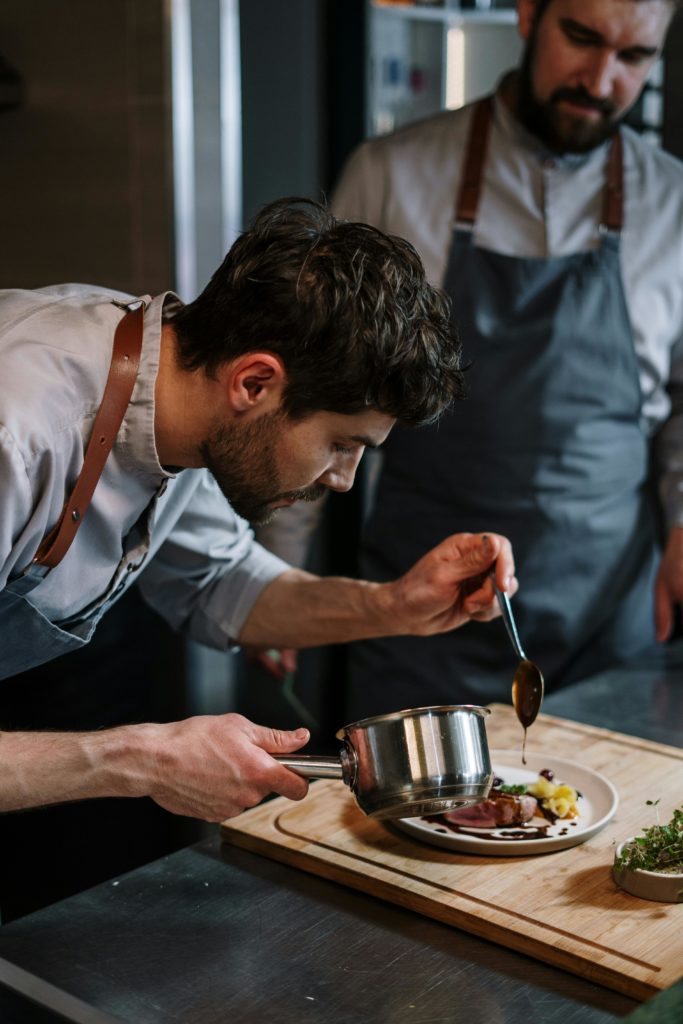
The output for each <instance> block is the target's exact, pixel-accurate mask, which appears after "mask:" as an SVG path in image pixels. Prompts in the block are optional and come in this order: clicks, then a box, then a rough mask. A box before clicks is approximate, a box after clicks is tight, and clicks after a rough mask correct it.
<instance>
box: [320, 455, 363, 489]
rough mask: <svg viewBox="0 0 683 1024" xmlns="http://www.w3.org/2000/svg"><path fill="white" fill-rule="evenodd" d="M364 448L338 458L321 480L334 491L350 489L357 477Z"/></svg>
mask: <svg viewBox="0 0 683 1024" xmlns="http://www.w3.org/2000/svg"><path fill="white" fill-rule="evenodd" d="M363 451H364V449H363V448H360V449H359V450H358V451H357V452H356V451H354V452H353V454H351V453H349V454H345V455H342V456H341V457H340V458H338V459H337V460H336V461H335V462H334V464H333V465H332V466H330V467H329V468H328V469H326V470H325V472H324V473H323V474H322V476H321V477H319V482H320V483H321V484H324V485H325V487H329V488H330V490H332V491H349V490H351V487H352V486H353V481H354V480H355V478H356V470H357V469H358V464H359V462H360V460H361V458H362V456H363Z"/></svg>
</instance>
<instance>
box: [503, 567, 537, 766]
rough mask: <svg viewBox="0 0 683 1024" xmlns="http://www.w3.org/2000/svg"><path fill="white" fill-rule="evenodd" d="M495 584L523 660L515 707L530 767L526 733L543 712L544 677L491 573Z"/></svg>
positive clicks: (516, 679) (514, 686)
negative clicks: (525, 649) (539, 713)
mask: <svg viewBox="0 0 683 1024" xmlns="http://www.w3.org/2000/svg"><path fill="white" fill-rule="evenodd" d="M491 582H492V583H493V589H494V590H495V592H496V597H497V598H498V604H499V605H500V610H501V613H502V615H503V622H504V623H505V628H506V630H507V633H508V636H509V637H510V640H511V642H512V646H513V647H514V649H515V653H516V655H517V657H518V658H519V664H518V665H517V671H516V672H515V675H514V678H513V680H512V703H513V706H514V709H515V711H516V713H517V718H518V719H519V721H520V724H521V725H522V727H523V729H524V743H523V746H522V762H523V763H524V764H526V759H525V752H526V731H527V729H528V728H529V726H530V725H533V723H534V722H535V721H536V716H537V715H538V712H539V711H540V709H541V703H542V701H543V690H544V684H543V674H542V672H541V670H540V668H539V667H538V665H535V664H534V663H533V661H530V660H529V659H528V658H527V656H526V654H525V653H524V649H523V647H522V644H521V642H520V639H519V633H518V632H517V626H516V625H515V617H514V615H513V614H512V605H511V604H510V599H509V597H508V596H507V594H506V593H505V592H504V591H502V590H499V589H498V586H497V584H496V580H495V577H494V575H493V573H491Z"/></svg>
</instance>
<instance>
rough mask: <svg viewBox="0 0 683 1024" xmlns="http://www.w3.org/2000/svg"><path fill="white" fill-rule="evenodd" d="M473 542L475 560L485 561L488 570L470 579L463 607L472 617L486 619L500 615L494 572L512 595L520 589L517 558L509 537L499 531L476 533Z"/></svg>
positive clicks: (472, 536)
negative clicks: (493, 580) (493, 578)
mask: <svg viewBox="0 0 683 1024" xmlns="http://www.w3.org/2000/svg"><path fill="white" fill-rule="evenodd" d="M471 543H472V545H473V546H472V549H471V550H472V559H473V561H474V563H475V564H476V563H477V562H478V563H479V564H480V565H483V566H484V569H485V571H484V572H483V573H482V572H479V573H476V574H474V575H473V577H471V578H470V580H469V581H468V582H469V585H470V588H471V589H470V591H469V593H468V594H467V595H466V596H465V597H464V600H463V608H464V610H465V612H466V613H467V615H469V617H470V618H472V619H476V620H477V621H481V622H486V621H489V620H490V619H493V618H496V617H497V616H498V615H500V608H499V605H498V599H497V597H496V592H495V589H494V587H493V582H492V580H491V573H493V574H494V576H495V581H496V586H497V587H498V589H499V590H502V591H503V592H504V593H506V594H508V596H512V595H513V594H515V593H516V592H517V589H518V583H517V579H516V578H515V562H514V557H513V554H512V547H511V545H510V542H509V540H508V539H507V537H503V536H501V535H500V534H497V533H483V534H472V535H471ZM477 577H478V578H477ZM477 584H478V585H477Z"/></svg>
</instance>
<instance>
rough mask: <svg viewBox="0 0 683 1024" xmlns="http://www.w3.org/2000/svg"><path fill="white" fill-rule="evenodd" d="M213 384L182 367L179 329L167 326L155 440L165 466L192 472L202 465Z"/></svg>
mask: <svg viewBox="0 0 683 1024" xmlns="http://www.w3.org/2000/svg"><path fill="white" fill-rule="evenodd" d="M209 383H210V382H209V381H208V379H207V377H206V375H205V374H204V373H203V372H202V371H201V370H196V371H187V370H184V369H183V368H182V367H181V365H180V362H179V360H178V346H177V341H176V333H175V330H174V328H173V325H172V324H164V325H163V327H162V332H161V349H160V354H159V372H158V374H157V379H156V384H155V389H154V439H155V443H156V448H157V455H158V458H159V462H160V463H161V465H162V466H174V467H180V468H182V469H191V468H198V467H199V466H201V465H202V461H201V457H200V454H199V445H200V444H201V441H202V439H203V437H204V436H205V434H206V429H207V423H206V421H207V413H208V412H210V409H211V404H210V401H209V400H208V395H207V390H209V388H208V385H209Z"/></svg>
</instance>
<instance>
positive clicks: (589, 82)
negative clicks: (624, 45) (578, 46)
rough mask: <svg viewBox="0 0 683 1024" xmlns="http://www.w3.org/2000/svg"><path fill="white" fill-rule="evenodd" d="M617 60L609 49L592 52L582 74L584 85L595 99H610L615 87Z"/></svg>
mask: <svg viewBox="0 0 683 1024" xmlns="http://www.w3.org/2000/svg"><path fill="white" fill-rule="evenodd" d="M616 68H617V61H616V58H615V55H614V54H613V53H611V52H609V51H608V50H605V51H601V50H599V51H597V52H594V53H591V55H590V60H589V62H588V63H587V64H586V67H585V68H584V71H583V75H582V83H581V84H582V85H583V86H584V88H585V89H586V90H587V91H588V92H589V93H590V95H591V96H593V97H594V98H595V99H601V100H603V99H608V98H609V97H610V96H611V95H612V91H613V89H614V78H615V74H616Z"/></svg>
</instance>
